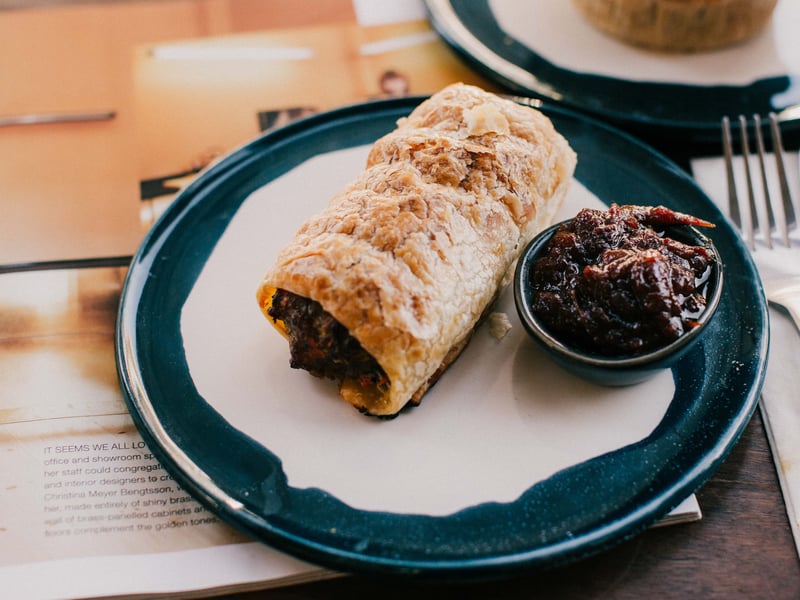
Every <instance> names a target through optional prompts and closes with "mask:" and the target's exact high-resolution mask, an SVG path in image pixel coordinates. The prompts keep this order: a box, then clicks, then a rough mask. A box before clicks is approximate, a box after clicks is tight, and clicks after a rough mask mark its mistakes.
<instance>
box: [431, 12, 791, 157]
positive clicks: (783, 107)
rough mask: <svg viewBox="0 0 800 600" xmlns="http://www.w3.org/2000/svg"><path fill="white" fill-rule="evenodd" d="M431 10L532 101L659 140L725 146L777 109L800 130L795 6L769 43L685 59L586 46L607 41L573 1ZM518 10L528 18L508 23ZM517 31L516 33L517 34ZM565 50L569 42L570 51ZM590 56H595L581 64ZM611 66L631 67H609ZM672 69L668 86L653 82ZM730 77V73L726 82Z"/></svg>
mask: <svg viewBox="0 0 800 600" xmlns="http://www.w3.org/2000/svg"><path fill="white" fill-rule="evenodd" d="M426 5H427V8H428V12H429V15H430V18H431V22H432V24H433V26H434V27H435V28H436V30H437V31H438V32H439V33H440V34H441V36H442V38H443V39H444V40H445V41H446V42H447V43H448V44H450V45H451V46H452V47H453V49H454V50H455V51H456V52H457V53H458V54H459V55H460V56H461V57H462V58H464V60H465V61H467V62H468V63H469V64H471V65H472V66H473V67H475V69H476V70H478V71H480V72H481V73H483V74H484V75H486V76H487V77H488V78H489V79H491V80H492V81H495V82H497V83H499V84H501V85H502V86H504V87H506V88H509V89H511V90H513V91H515V92H516V93H519V94H522V95H532V96H537V97H539V98H544V99H547V100H549V101H551V102H558V103H561V104H563V105H564V106H567V107H569V108H573V109H577V110H581V111H583V112H587V113H590V114H592V115H593V116H596V117H598V118H601V119H602V120H604V121H607V122H612V123H614V124H616V125H618V126H620V127H623V128H624V129H626V130H629V131H631V132H633V133H634V134H637V135H638V136H639V137H648V138H649V137H650V136H651V135H654V136H655V135H658V136H665V137H666V136H669V137H672V138H677V139H681V140H685V139H686V136H691V137H693V138H696V139H697V140H699V141H710V142H713V143H715V144H717V147H719V139H720V133H719V130H720V129H719V125H720V119H721V117H722V116H723V115H729V116H732V117H736V116H738V115H740V114H742V115H747V116H750V115H753V114H754V113H758V114H760V115H766V114H767V113H769V112H770V111H775V112H777V113H779V114H780V116H781V119H782V120H786V121H787V122H788V124H787V126H790V127H793V128H796V127H797V125H798V123H797V119H798V116H800V73H797V72H793V71H791V70H789V71H784V72H780V71H781V69H782V68H785V69H791V68H793V67H792V66H791V65H789V66H786V65H787V64H789V63H791V62H792V60H794V59H792V60H787V55H788V56H791V55H793V54H794V53H795V52H796V49H795V46H794V41H793V40H794V39H795V38H796V34H795V33H794V32H792V31H791V25H790V24H791V23H792V22H795V23H796V22H797V19H798V18H799V17H800V11H798V8H797V7H796V6H794V5H792V3H786V5H785V6H780V7H779V9H777V10H778V11H783V12H776V14H775V18H776V19H780V20H781V21H780V23H777V24H771V25H770V26H769V28H768V30H767V31H766V32H765V33H764V34H763V38H762V39H759V40H756V41H755V42H754V43H753V44H752V45H751V46H747V47H742V48H736V47H734V48H732V49H724V50H722V51H717V52H713V53H707V54H705V55H703V56H692V55H685V56H681V57H679V58H678V57H676V56H670V55H664V54H659V53H656V52H646V51H642V50H637V49H633V48H629V47H626V46H625V45H624V44H622V43H620V42H616V41H608V40H606V41H605V43H600V42H601V41H602V40H600V39H597V40H594V41H595V42H598V43H599V45H592V46H586V43H587V38H588V37H593V38H594V37H595V36H597V37H598V38H601V37H602V35H601V34H599V33H597V32H595V31H594V30H591V29H590V28H588V27H587V26H586V25H585V24H584V23H583V18H582V17H581V15H580V14H579V13H578V11H577V10H576V9H574V8H573V7H572V6H571V5H570V2H569V1H563V2H552V1H550V0H536V1H535V2H534V1H533V0H532V1H531V2H525V3H516V5H514V4H513V3H512V2H508V1H506V0H497V1H492V0H426ZM510 10H513V11H518V12H520V13H521V15H522V16H515V17H513V19H512V18H511V17H509V18H508V19H507V18H505V17H503V14H504V12H505V11H510ZM514 14H515V15H516V13H514ZM509 19H511V22H509ZM537 22H541V23H543V25H537ZM777 25H780V28H778V26H777ZM526 27H528V28H530V29H533V28H535V27H540V28H543V29H541V31H546V32H554V31H555V32H558V33H559V35H558V36H555V35H553V36H546V35H541V36H533V37H534V38H535V39H533V40H524V39H523V38H524V37H525V36H524V35H523V34H524V33H525V28H526ZM508 28H512V29H514V31H513V32H509V31H507V29H508ZM518 28H519V29H518ZM784 30H786V31H784ZM576 32H578V33H576ZM562 43H563V44H567V45H566V46H564V47H562V46H561V44H562ZM565 48H566V49H569V54H570V56H571V57H572V59H571V62H569V63H566V62H562V61H566V60H567V59H566V58H564V56H565V52H564V49H565ZM583 50H585V52H586V55H584V56H583V58H582V59H581V56H580V52H581V51H583ZM603 50H608V51H609V55H608V56H607V57H605V59H604V57H602V56H597V53H598V52H602V51H603ZM626 50H627V53H626ZM612 51H613V53H612ZM756 53H758V54H757V55H758V56H759V57H762V55H763V59H762V58H759V60H761V62H767V61H770V62H774V64H775V67H774V69H771V70H769V71H766V70H765V71H761V70H758V69H756V68H755V67H754V66H753V65H754V63H755V62H756V61H755V60H753V56H754V55H756ZM743 55H746V57H745V58H743V57H742V56H743ZM726 56H730V57H731V59H730V60H729V61H727V62H725V60H723V59H724V58H725V57H726ZM677 60H680V61H683V64H691V65H692V66H691V67H686V68H685V69H684V71H685V73H684V74H685V75H686V76H684V77H683V78H681V77H680V75H681V72H680V69H677V70H676V69H675V68H674V67H673V68H671V69H670V68H669V67H665V66H664V65H665V64H667V63H669V62H670V61H677ZM690 61H691V62H690ZM702 61H706V62H705V63H704V62H702ZM602 62H605V63H606V64H607V63H609V62H614V63H625V64H624V65H623V66H622V67H618V65H615V67H617V68H607V69H604V68H603V66H602V65H601V63H602ZM698 63H699V64H698ZM590 64H591V65H592V66H591V67H590V66H589V65H590ZM627 65H630V66H627ZM604 70H605V71H606V72H603V71H604ZM748 70H752V78H751V79H750V80H746V81H744V80H740V79H738V78H737V77H736V75H738V74H741V73H742V72H747V71H748ZM648 71H649V72H648ZM662 71H663V72H664V80H658V78H655V77H654V76H653V75H652V74H653V73H661V72H662ZM721 71H730V73H728V74H727V75H724V76H723V75H719V73H720V72H721ZM667 74H669V76H670V79H669V80H666V76H667ZM703 74H705V75H706V76H707V77H708V79H711V78H713V77H716V76H719V80H718V81H717V82H715V83H711V84H709V83H704V82H703V81H704V77H703ZM688 75H691V77H688ZM708 79H705V81H708ZM793 120H794V121H793Z"/></svg>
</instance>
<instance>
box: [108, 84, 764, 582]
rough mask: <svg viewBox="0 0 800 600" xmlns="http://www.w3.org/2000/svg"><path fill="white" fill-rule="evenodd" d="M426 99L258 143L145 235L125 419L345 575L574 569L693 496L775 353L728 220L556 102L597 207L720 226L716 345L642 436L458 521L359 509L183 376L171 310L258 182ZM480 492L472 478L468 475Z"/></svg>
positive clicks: (244, 516)
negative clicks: (659, 210)
mask: <svg viewBox="0 0 800 600" xmlns="http://www.w3.org/2000/svg"><path fill="white" fill-rule="evenodd" d="M421 100H422V98H406V99H395V100H385V101H378V102H371V103H368V104H361V105H353V106H348V107H344V108H341V109H337V110H333V111H330V112H326V113H320V114H317V115H313V116H311V117H309V118H306V119H304V120H302V121H298V122H295V123H292V124H290V125H288V126H286V127H284V128H282V129H279V130H275V131H273V132H269V133H267V134H265V135H263V136H261V137H259V138H257V139H255V140H254V141H252V142H250V143H248V144H246V145H244V146H242V147H241V148H239V149H238V150H236V151H234V152H233V153H231V154H230V155H228V156H227V157H225V158H223V159H222V160H220V161H219V162H217V163H216V164H214V165H213V166H211V167H210V168H209V169H208V170H206V171H205V172H203V173H202V174H201V175H200V176H199V177H198V178H197V179H196V180H195V181H194V182H193V183H191V184H190V185H189V186H188V187H187V188H186V189H185V190H184V191H183V192H181V193H180V194H179V195H178V197H177V198H176V199H175V201H174V202H173V204H172V205H171V206H170V207H169V208H168V209H167V210H166V211H165V212H164V214H163V215H162V216H161V218H160V219H159V220H158V221H157V223H156V224H155V225H154V226H153V227H152V229H151V230H150V231H149V232H148V234H147V235H146V237H145V239H144V241H143V243H142V245H141V247H140V248H139V250H138V251H137V253H136V255H135V256H134V259H133V261H132V263H131V266H130V269H129V271H128V274H127V277H126V281H125V284H124V287H123V292H122V296H121V301H120V307H119V316H118V323H117V332H116V340H115V346H116V348H115V349H116V359H117V369H118V373H119V380H120V385H121V389H122V391H123V395H124V397H125V400H126V403H127V405H128V408H129V410H130V413H131V416H132V418H133V420H134V422H135V424H136V426H137V428H138V429H139V431H140V433H141V435H142V437H143V438H144V439H145V441H146V442H147V443H148V445H149V447H150V448H151V450H152V451H153V453H154V454H155V455H156V456H157V458H158V459H159V460H160V461H161V462H162V464H163V465H164V467H165V468H166V469H167V470H168V471H169V472H170V474H171V475H172V476H173V477H174V478H175V479H176V481H177V482H178V483H179V484H180V485H181V486H182V487H183V488H184V489H185V490H186V491H188V492H189V493H191V494H192V495H193V496H194V497H195V498H197V499H198V500H199V501H200V502H202V503H203V504H204V505H205V506H206V507H207V508H209V509H210V510H211V511H212V512H214V513H215V514H216V515H217V516H219V517H220V518H221V519H222V520H224V521H226V522H227V523H229V524H231V525H233V526H234V527H236V528H238V529H239V530H241V531H243V532H245V533H246V534H248V535H249V536H251V537H253V538H254V539H256V540H259V541H262V542H264V543H266V544H268V545H271V546H273V547H275V548H277V549H279V550H282V551H284V552H286V553H288V554H291V555H294V556H296V557H298V558H301V559H304V560H307V561H309V562H313V563H316V564H320V565H322V566H325V567H328V568H331V569H334V570H339V571H346V572H357V573H364V574H375V575H381V576H397V577H414V578H417V579H424V580H435V581H454V580H458V581H462V582H463V581H465V580H477V579H491V578H501V577H508V576H511V575H514V574H519V573H521V572H523V571H524V572H532V571H537V570H542V569H548V568H553V567H556V566H558V565H561V564H566V563H569V562H574V561H576V560H580V559H582V558H586V557H588V556H591V555H593V554H596V553H598V552H601V551H603V550H605V549H608V548H610V547H612V546H614V545H616V544H618V543H620V542H622V541H623V540H625V539H628V538H630V537H632V536H634V535H636V534H637V533H639V532H641V531H643V530H644V529H645V528H647V527H649V526H650V525H652V524H653V523H655V522H656V521H657V520H658V519H659V518H661V517H662V516H664V515H665V514H666V513H668V512H669V511H670V510H672V509H673V508H674V507H675V506H677V505H678V504H679V503H680V502H681V501H682V500H683V499H684V498H686V497H687V496H689V495H690V494H691V493H693V492H694V491H696V490H697V489H698V488H699V487H700V486H701V485H702V484H703V483H704V482H705V481H706V480H707V479H708V478H709V477H710V476H711V475H712V474H713V473H714V471H715V470H716V469H717V468H718V467H719V465H720V464H721V463H722V461H723V460H724V459H725V457H726V456H727V455H728V453H729V452H730V450H731V448H732V447H733V446H734V444H735V443H736V441H737V440H738V439H739V437H740V435H741V433H742V431H743V430H744V428H745V426H746V425H747V423H748V421H749V419H750V417H751V416H752V414H753V411H754V409H755V407H756V406H757V401H758V396H759V393H760V389H761V385H762V383H763V378H764V372H765V368H766V360H767V350H768V344H769V333H768V331H769V330H768V312H767V305H766V300H765V298H764V292H763V289H762V286H761V283H760V280H759V278H758V275H757V271H756V269H755V266H754V264H753V262H752V259H751V258H750V255H749V253H748V252H747V250H746V249H745V247H744V246H743V244H742V242H741V240H740V238H739V237H738V236H737V234H736V232H735V231H734V230H733V228H732V227H731V226H730V225H729V224H728V222H727V221H726V219H725V217H724V216H723V215H722V214H721V213H720V212H719V210H718V209H717V208H716V206H715V205H714V204H713V203H712V202H711V201H710V200H709V199H708V198H707V196H705V194H704V193H703V192H702V191H701V190H700V189H699V188H698V187H697V186H696V185H695V184H694V182H693V181H692V180H691V178H689V177H688V176H687V175H686V174H685V173H684V172H683V171H681V170H680V169H679V168H678V167H677V166H676V165H674V164H673V163H672V162H670V161H669V160H668V159H667V158H666V157H664V156H662V155H661V154H659V153H657V152H655V151H653V150H652V149H651V148H649V147H648V146H645V145H644V144H642V143H640V142H638V141H636V140H635V139H634V138H632V137H630V136H628V135H627V134H625V133H622V132H620V131H618V130H616V129H614V128H612V127H609V126H606V125H603V124H601V123H599V122H596V121H594V120H592V119H589V118H586V117H583V116H580V115H578V114H576V113H573V112H571V111H569V110H566V109H564V108H561V107H552V106H545V107H544V108H543V109H542V110H543V112H545V113H546V114H547V115H548V116H549V117H550V118H551V119H552V120H553V122H554V124H555V125H556V127H557V128H558V129H559V131H561V132H562V133H563V134H564V135H565V136H566V137H567V138H568V139H569V141H570V143H571V145H572V146H573V148H575V150H576V151H577V152H578V155H579V157H580V160H579V164H578V168H577V171H576V178H577V179H578V180H579V181H580V182H581V183H582V184H584V185H585V186H587V187H588V188H589V189H590V190H591V191H593V192H594V193H595V194H596V195H597V196H598V197H599V198H601V199H602V200H603V201H604V202H607V203H610V202H619V203H631V202H634V201H635V202H637V203H641V204H662V203H663V204H667V205H668V206H670V207H672V208H674V209H676V210H681V211H685V212H691V213H692V214H695V215H697V216H699V217H701V218H704V219H707V220H710V221H713V222H715V223H717V224H718V225H717V227H716V229H715V230H714V231H713V237H714V241H715V243H716V244H717V247H718V249H719V251H720V255H721V258H722V260H723V262H724V264H725V268H726V279H727V285H726V289H725V292H724V294H723V298H722V300H721V303H720V307H719V309H718V313H717V315H716V316H715V318H714V320H713V321H712V323H711V325H710V327H711V331H710V332H709V333H710V335H709V336H707V338H706V341H704V342H703V343H702V344H701V345H699V346H698V348H697V349H696V350H694V351H693V352H692V353H691V354H690V355H689V356H687V357H686V359H685V360H684V361H682V362H681V363H680V364H679V365H678V366H677V367H675V368H674V369H673V376H674V380H675V385H676V392H675V396H674V398H673V400H672V402H671V404H670V406H669V408H668V411H667V413H666V415H665V417H664V419H663V420H662V422H661V423H660V424H659V425H658V427H657V428H656V429H655V430H654V431H653V432H652V434H651V435H649V436H648V437H647V438H646V439H644V440H641V441H640V442H638V443H636V444H633V445H630V446H626V447H624V448H621V449H619V450H617V451H614V452H611V453H608V454H605V455H602V456H598V457H596V458H594V459H591V460H589V461H586V462H583V463H580V464H577V465H575V466H572V467H570V468H567V469H565V470H563V471H561V472H559V473H556V474H555V475H553V476H552V477H550V478H549V479H546V480H545V481H542V482H539V483H536V484H534V485H532V486H531V487H530V488H529V489H528V490H526V491H525V492H524V493H523V494H522V495H521V496H520V497H519V498H518V499H517V500H515V501H514V502H511V503H486V504H480V505H476V506H472V507H469V508H466V509H464V510H461V511H459V512H456V513H454V514H452V515H448V516H441V517H432V516H420V515H406V514H394V513H387V512H370V511H363V510H357V509H353V508H351V507H349V506H348V505H346V504H345V503H343V502H341V501H340V500H338V499H337V498H336V497H334V496H333V495H331V494H329V493H328V492H326V491H325V490H323V489H297V488H293V487H291V486H290V485H288V483H287V479H286V475H285V473H284V471H283V468H282V464H281V458H280V457H279V456H276V455H275V454H274V453H273V452H271V451H270V450H269V448H267V447H265V446H263V445H262V444H260V443H259V442H257V441H255V440H253V439H251V438H250V437H248V436H246V435H245V434H243V433H242V432H240V431H238V430H236V429H235V428H233V427H232V426H231V425H230V424H229V423H227V422H226V420H225V419H224V417H223V416H222V415H220V414H219V413H218V412H216V411H215V410H214V409H213V408H212V407H211V406H210V405H209V404H208V403H207V402H206V401H205V400H204V399H203V398H202V397H201V396H200V394H199V393H198V391H197V389H196V388H195V386H194V383H193V381H192V379H191V376H190V374H189V370H188V367H187V364H186V358H185V355H184V350H183V343H182V337H181V331H180V323H179V321H180V311H181V308H182V306H183V304H184V302H185V301H186V299H187V297H188V294H189V293H190V291H191V289H192V286H193V284H194V282H195V281H196V279H197V277H198V275H199V273H200V271H201V270H202V268H203V265H204V264H205V262H206V260H207V259H208V258H209V256H210V254H211V252H212V251H213V249H214V246H215V244H216V242H217V241H218V240H219V238H220V236H221V235H222V234H223V232H224V231H225V228H226V227H227V225H228V223H229V222H230V220H231V219H232V218H233V216H234V215H235V214H236V212H237V210H238V208H239V207H240V206H241V204H242V203H243V202H244V201H245V200H246V198H247V197H248V196H249V195H250V194H251V193H252V192H253V191H254V190H256V189H257V188H259V187H261V186H263V185H265V184H266V183H268V182H269V181H271V180H272V179H274V178H276V177H278V176H280V175H281V174H283V173H286V172H287V171H289V170H291V169H292V168H293V167H294V166H296V165H299V164H300V163H302V162H303V161H305V160H306V159H308V158H310V157H312V156H314V155H316V154H319V153H323V152H326V151H330V150H336V149H341V148H347V147H352V146H356V145H361V144H367V143H371V142H373V141H374V140H375V139H377V138H378V137H379V136H380V135H382V134H383V133H386V132H388V131H390V130H391V129H393V128H394V126H395V122H396V120H397V119H398V118H400V117H402V116H405V115H406V114H408V112H410V111H411V109H413V107H414V106H416V105H417V104H418V103H419V102H420V101H421ZM478 483H479V482H478Z"/></svg>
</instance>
